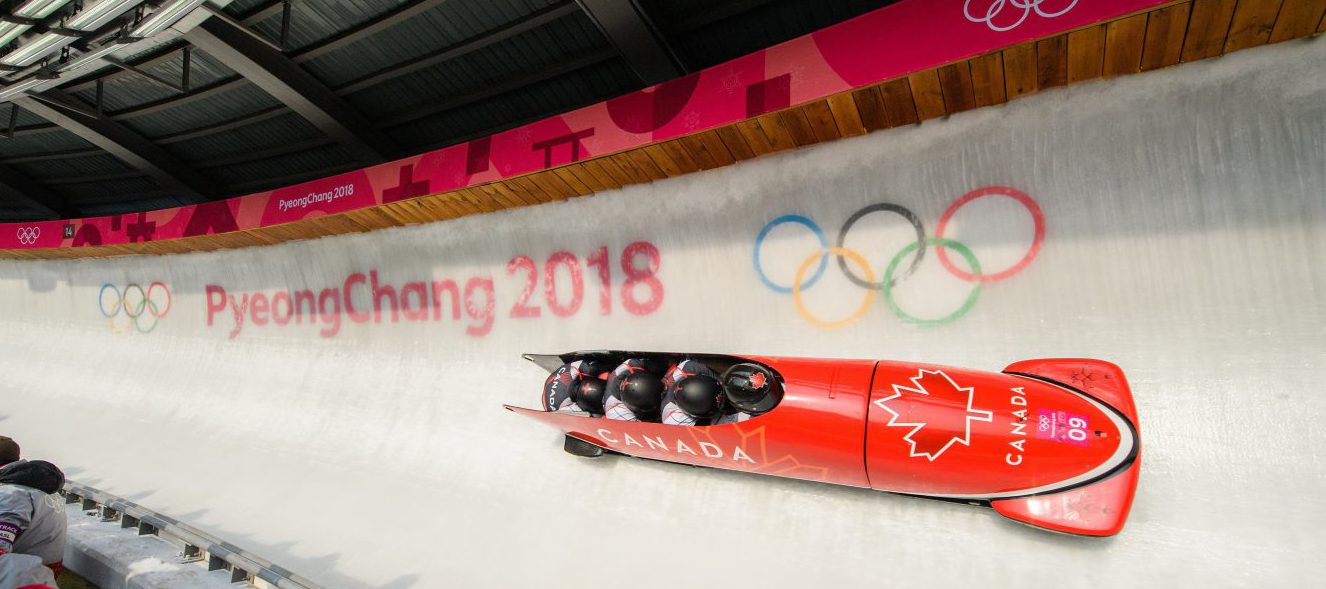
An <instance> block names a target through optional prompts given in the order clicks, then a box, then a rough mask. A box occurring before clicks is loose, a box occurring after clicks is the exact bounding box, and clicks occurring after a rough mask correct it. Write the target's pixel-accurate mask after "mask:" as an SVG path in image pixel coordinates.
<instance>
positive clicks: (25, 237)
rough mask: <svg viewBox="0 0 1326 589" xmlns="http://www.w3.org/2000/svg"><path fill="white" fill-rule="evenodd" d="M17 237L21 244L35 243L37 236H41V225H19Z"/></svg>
mask: <svg viewBox="0 0 1326 589" xmlns="http://www.w3.org/2000/svg"><path fill="white" fill-rule="evenodd" d="M17 237H18V242H19V243H21V244H23V245H32V244H34V243H37V238H38V237H41V227H19V228H18V232H17Z"/></svg>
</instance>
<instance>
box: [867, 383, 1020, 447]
mask: <svg viewBox="0 0 1326 589" xmlns="http://www.w3.org/2000/svg"><path fill="white" fill-rule="evenodd" d="M910 381H911V386H907V385H901V384H895V385H893V394H892V395H889V396H887V397H884V398H882V399H879V400H877V401H875V405H878V406H879V408H880V409H883V410H885V411H888V412H889V423H888V424H887V425H888V427H900V428H909V429H910V430H911V431H908V432H907V434H906V435H904V436H903V437H902V439H904V440H906V441H907V443H908V444H910V445H911V457H912V458H917V457H925V458H926V459H928V460H930V461H931V462H934V461H935V459H936V458H939V457H940V456H941V455H943V454H944V452H947V451H948V449H949V448H950V447H952V446H953V444H962V445H963V446H970V445H971V422H972V421H984V422H991V421H994V413H992V412H990V411H986V410H984V409H977V408H975V407H974V406H973V405H972V403H973V402H974V401H975V395H974V393H975V392H976V390H975V389H974V388H972V387H963V386H959V385H958V383H956V382H953V379H952V378H950V377H949V375H947V374H944V371H943V370H926V369H924V368H923V369H921V370H920V371H919V372H917V374H916V376H913V377H912V378H911V379H910ZM904 396H906V397H907V398H906V399H904V401H907V403H906V413H907V418H906V419H907V421H903V418H902V414H900V413H899V412H898V411H897V410H894V408H893V407H890V406H889V402H890V401H894V400H897V399H902V398H903V397H904ZM954 405H958V406H960V407H961V408H962V409H957V408H955V407H954Z"/></svg>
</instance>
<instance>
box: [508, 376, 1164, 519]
mask: <svg viewBox="0 0 1326 589" xmlns="http://www.w3.org/2000/svg"><path fill="white" fill-rule="evenodd" d="M525 358H526V359H528V360H531V361H533V362H534V363H536V364H538V365H539V366H541V367H543V368H546V369H547V370H548V371H549V372H550V373H552V375H551V376H550V377H549V379H548V383H549V384H548V385H546V386H545V395H547V394H548V390H549V389H550V388H551V384H552V383H554V382H555V381H556V380H557V377H558V376H559V375H560V372H559V371H565V370H566V369H565V368H563V367H564V366H566V365H568V364H571V363H573V362H577V361H590V360H592V361H595V362H598V365H615V364H616V363H618V362H621V361H623V360H625V359H632V358H634V359H645V360H648V361H653V362H656V363H659V364H662V365H670V366H674V367H675V366H677V363H678V362H681V361H682V360H684V359H688V360H692V361H694V362H699V363H701V364H703V365H704V366H706V367H707V368H708V369H709V370H711V371H712V373H713V374H716V375H721V376H720V377H719V378H718V382H719V383H721V386H722V388H723V390H724V391H726V393H727V397H728V399H729V402H728V411H729V413H730V412H731V411H733V407H732V406H733V405H740V406H741V409H742V410H744V411H748V412H749V413H747V414H745V415H743V416H742V417H744V419H743V420H740V421H734V420H718V419H715V420H712V421H713V422H717V423H719V425H694V426H678V425H666V424H664V423H650V422H648V421H620V420H613V419H607V418H604V417H600V416H596V415H591V414H590V413H580V414H576V413H574V412H565V411H561V412H559V411H549V410H532V409H522V408H519V407H512V406H509V405H508V406H506V408H507V409H509V410H511V411H513V412H515V413H518V414H520V415H524V416H527V417H530V418H532V419H535V420H538V421H541V422H543V423H545V424H547V425H550V426H552V427H553V428H556V429H558V430H560V431H561V432H563V433H564V434H565V436H566V439H565V449H566V451H567V452H570V453H572V454H575V455H578V456H586V457H596V456H600V455H602V454H604V453H605V452H609V453H618V454H625V455H629V456H634V457H639V458H647V459H654V460H664V461H669V462H678V463H683V464H690V465H695V466H703V467H714V468H724V469H731V470H740V471H746V472H752V473H758V474H767V475H774V476H781V477H790V478H796V479H805V480H811V481H821V482H825V483H833V484H837V485H848V486H853V487H863V488H869V489H875V490H879V491H887V492H891V493H899V494H905V495H913V496H919V497H927V498H932V499H939V500H946V501H958V502H964V503H970V504H973V505H979V506H984V507H992V508H994V510H995V511H997V512H999V514H1001V515H1003V516H1005V517H1008V518H1011V519H1013V520H1016V521H1018V522H1022V523H1025V524H1029V525H1031V526H1035V527H1039V528H1044V529H1047V530H1053V531H1056V532H1064V533H1068V534H1080V535H1086V536H1110V535H1114V534H1117V533H1118V532H1119V531H1120V530H1121V529H1122V528H1123V525H1124V520H1125V519H1126V518H1127V516H1128V510H1129V507H1130V506H1131V504H1132V500H1133V491H1134V489H1135V488H1136V486H1137V477H1138V471H1139V469H1140V465H1141V459H1140V449H1141V448H1140V446H1141V443H1140V439H1139V437H1138V430H1137V412H1136V409H1135V407H1134V405H1133V398H1132V393H1131V392H1130V391H1129V389H1128V383H1127V381H1126V380H1125V379H1124V375H1123V372H1122V371H1121V370H1120V369H1119V367H1118V366H1115V365H1113V364H1110V363H1108V362H1102V361H1099V360H1086V359H1047V360H1027V361H1023V362H1018V363H1015V364H1013V365H1011V366H1009V367H1007V368H1005V369H1004V371H1003V372H1002V373H991V372H980V371H974V370H966V369H961V368H949V367H944V366H933V365H928V364H914V363H909V362H890V361H874V360H822V359H802V358H771V357H758V356H748V357H737V356H726V355H706V354H671V353H653V352H625V351H589V352H574V353H569V354H562V355H560V356H542V355H526V356H525ZM752 385H756V386H754V387H753V386H752ZM611 386H613V383H612V382H611V381H609V383H608V387H609V388H611ZM753 388H758V389H760V390H759V392H760V393H761V394H760V395H756V396H752V392H753V391H752V389H753ZM601 389H602V387H600V390H601ZM609 392H611V391H609ZM599 403H600V406H601V403H602V401H601V399H600V400H599ZM545 407H547V401H546V400H545Z"/></svg>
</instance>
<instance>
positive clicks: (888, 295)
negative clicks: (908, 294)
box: [884, 237, 981, 325]
mask: <svg viewBox="0 0 1326 589" xmlns="http://www.w3.org/2000/svg"><path fill="white" fill-rule="evenodd" d="M925 245H931V246H935V247H936V248H938V249H939V251H941V252H942V251H944V248H953V249H955V250H957V251H958V253H959V254H961V255H962V257H963V258H965V259H966V260H967V263H968V264H970V265H971V269H972V270H973V271H975V272H976V274H978V275H979V274H980V273H981V262H980V261H978V260H977V259H976V254H973V253H972V252H971V249H969V248H968V247H967V246H965V245H962V244H961V243H958V242H956V241H953V240H952V239H945V238H943V237H931V238H930V239H927V240H925ZM919 247H921V246H920V245H918V244H915V243H911V244H908V245H907V247H905V248H902V251H900V252H898V254H897V255H895V256H893V260H891V261H890V262H889V267H888V269H886V270H884V283H885V284H888V285H889V286H888V287H887V288H885V289H884V302H885V303H887V304H888V306H889V309H891V310H892V311H893V314H894V315H897V316H898V318H900V319H902V320H903V321H906V322H908V323H915V324H917V325H943V324H945V323H949V322H952V321H954V320H956V319H957V318H959V317H962V316H963V315H966V314H967V311H970V310H971V308H972V305H975V304H976V299H977V297H979V296H980V294H981V284H980V283H979V282H978V283H976V286H975V287H973V288H972V289H971V294H968V295H967V299H966V300H965V301H963V302H962V306H961V307H959V308H958V310H957V311H954V312H952V313H949V314H948V315H945V316H943V317H940V318H939V319H921V318H919V317H916V316H914V315H912V314H910V313H908V312H906V311H904V310H902V307H899V306H898V301H896V300H894V299H893V272H894V271H895V270H897V269H898V263H899V262H901V261H902V259H903V258H904V257H906V256H907V254H910V253H912V251H913V250H916V249H917V248H919Z"/></svg>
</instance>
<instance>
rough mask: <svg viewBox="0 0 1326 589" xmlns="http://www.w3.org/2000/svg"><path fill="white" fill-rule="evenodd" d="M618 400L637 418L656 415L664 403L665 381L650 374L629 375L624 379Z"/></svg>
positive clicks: (618, 393)
mask: <svg viewBox="0 0 1326 589" xmlns="http://www.w3.org/2000/svg"><path fill="white" fill-rule="evenodd" d="M619 387H620V388H619V390H618V392H617V396H618V398H620V399H621V400H622V403H623V404H624V405H626V407H627V408H628V409H630V410H631V411H632V412H633V413H635V415H636V417H641V418H642V419H643V417H642V416H650V415H656V414H657V413H658V409H659V405H660V404H662V401H663V379H661V378H659V377H658V375H655V374H653V373H649V372H639V373H636V374H629V375H627V376H625V377H623V378H622V381H621V384H620V385H619Z"/></svg>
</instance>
